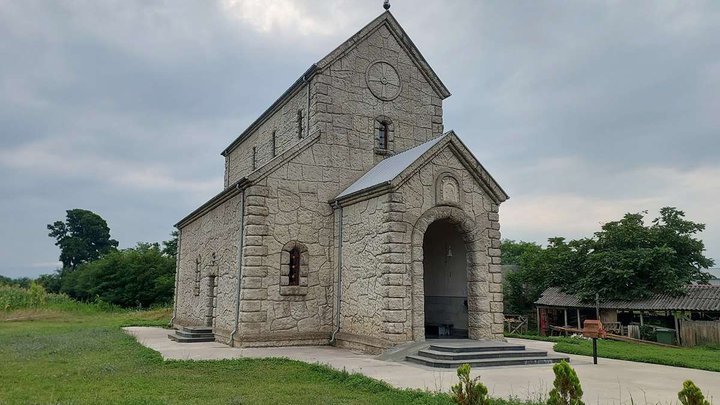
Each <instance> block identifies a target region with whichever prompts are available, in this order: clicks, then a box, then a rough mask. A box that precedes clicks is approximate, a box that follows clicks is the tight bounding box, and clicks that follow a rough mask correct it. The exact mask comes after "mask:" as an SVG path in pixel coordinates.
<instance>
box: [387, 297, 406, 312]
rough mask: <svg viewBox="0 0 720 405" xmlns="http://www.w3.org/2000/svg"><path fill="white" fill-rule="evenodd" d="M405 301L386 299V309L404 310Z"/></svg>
mask: <svg viewBox="0 0 720 405" xmlns="http://www.w3.org/2000/svg"><path fill="white" fill-rule="evenodd" d="M403 301H404V300H403V299H402V298H385V306H384V309H391V310H400V309H403Z"/></svg>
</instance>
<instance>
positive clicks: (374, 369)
mask: <svg viewBox="0 0 720 405" xmlns="http://www.w3.org/2000/svg"><path fill="white" fill-rule="evenodd" d="M124 329H125V331H126V332H128V333H130V334H131V335H133V336H135V337H136V338H137V340H138V342H140V343H141V344H143V345H145V346H147V347H149V348H151V349H153V350H156V351H158V352H160V354H161V355H162V356H163V358H165V359H167V360H170V359H172V360H219V359H237V358H267V357H284V358H289V359H294V360H300V361H304V362H307V363H321V364H326V365H329V366H331V367H333V368H335V369H339V370H342V369H346V370H348V371H351V372H357V373H362V374H364V375H366V376H368V377H372V378H375V379H378V380H383V381H386V382H388V383H390V384H391V385H393V386H396V387H400V388H417V389H422V390H425V389H427V390H431V391H449V389H450V386H451V385H452V384H454V383H455V382H456V381H457V377H456V375H455V370H438V369H432V368H428V367H423V366H419V365H414V364H410V363H407V362H392V361H383V360H379V359H377V358H376V357H374V356H370V355H366V354H360V353H354V352H351V351H348V350H344V349H337V348H335V347H330V346H321V347H277V348H232V347H229V346H226V345H223V344H221V343H190V344H187V343H185V344H183V343H176V342H173V341H171V340H170V339H168V338H167V335H168V333H169V332H170V331H169V330H168V329H162V328H144V327H130V328H124ZM508 342H510V343H518V344H523V345H525V346H527V347H528V348H531V349H540V350H546V351H548V353H554V352H553V350H552V346H553V345H552V343H550V342H539V341H534V340H522V339H508ZM598 363H599V364H598V365H593V364H592V358H591V357H586V356H575V355H570V364H571V365H572V366H573V367H574V368H575V370H576V371H577V373H578V376H579V377H580V382H581V384H582V387H583V391H585V395H584V397H583V399H584V401H585V403H586V404H588V405H594V404H630V403H631V400H632V401H633V402H634V403H635V404H656V403H663V404H665V403H677V402H678V401H677V392H678V391H680V389H681V388H682V383H683V381H685V380H687V379H691V380H693V381H694V382H695V383H696V384H697V385H698V386H699V387H700V388H701V389H702V390H703V392H704V393H705V396H706V398H708V399H709V400H711V402H714V403H718V401H720V373H715V372H711V371H701V370H692V369H686V368H678V367H669V366H659V365H653V364H646V363H635V362H629V361H622V360H611V359H602V358H600V359H598ZM473 375H474V376H477V375H479V376H480V377H481V379H482V382H483V383H484V384H485V385H486V386H487V387H488V390H489V391H490V393H491V395H492V396H494V397H500V398H507V397H510V396H513V397H517V398H521V399H532V400H544V399H546V396H547V393H548V392H549V391H550V389H551V387H552V382H553V379H554V374H553V372H552V366H551V365H536V366H514V367H492V368H486V369H475V370H473ZM713 399H714V401H713Z"/></svg>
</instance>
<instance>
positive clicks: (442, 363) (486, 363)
mask: <svg viewBox="0 0 720 405" xmlns="http://www.w3.org/2000/svg"><path fill="white" fill-rule="evenodd" d="M405 359H406V360H407V361H409V362H412V363H415V364H421V365H424V366H428V367H436V368H458V367H460V366H461V365H463V364H466V363H467V364H470V366H471V367H501V366H525V365H531V364H553V363H559V362H561V361H562V360H565V361H570V359H569V358H568V357H563V356H541V357H504V358H503V357H501V358H489V359H472V360H470V359H468V360H439V359H430V358H427V357H423V356H418V355H414V356H407V357H406V358H405Z"/></svg>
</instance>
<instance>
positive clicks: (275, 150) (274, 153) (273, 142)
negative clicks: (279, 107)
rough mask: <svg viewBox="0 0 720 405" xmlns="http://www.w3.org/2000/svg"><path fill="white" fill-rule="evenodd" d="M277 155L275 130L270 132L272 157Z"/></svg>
mask: <svg viewBox="0 0 720 405" xmlns="http://www.w3.org/2000/svg"><path fill="white" fill-rule="evenodd" d="M275 156H277V133H276V131H273V133H272V157H275Z"/></svg>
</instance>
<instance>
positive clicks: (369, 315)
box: [173, 11, 508, 352]
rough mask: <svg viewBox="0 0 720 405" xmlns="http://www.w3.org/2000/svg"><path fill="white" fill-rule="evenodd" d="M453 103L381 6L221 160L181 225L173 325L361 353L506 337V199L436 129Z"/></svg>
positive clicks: (233, 337) (241, 340)
mask: <svg viewBox="0 0 720 405" xmlns="http://www.w3.org/2000/svg"><path fill="white" fill-rule="evenodd" d="M449 96H450V93H449V91H448V90H447V88H446V87H445V85H444V84H443V83H442V81H441V80H440V79H439V78H438V77H437V75H436V74H435V72H434V71H433V70H432V68H431V67H430V66H429V65H428V63H427V62H426V60H425V58H424V57H423V56H422V55H421V54H420V51H419V50H418V49H417V48H416V47H415V45H414V44H413V42H412V41H411V40H410V39H409V38H408V36H407V34H406V33H405V31H404V30H403V29H402V27H401V26H400V25H399V24H398V22H397V21H396V20H395V18H394V17H393V16H392V14H390V12H389V11H386V12H384V13H383V14H381V15H380V16H379V17H377V18H376V19H375V20H373V21H372V22H370V23H369V24H368V25H367V26H365V27H364V28H362V29H361V30H360V31H359V32H358V33H357V34H355V35H354V36H352V37H351V38H350V39H348V40H347V41H345V42H344V43H343V44H341V45H340V46H339V47H337V48H336V49H335V50H333V51H332V52H330V54H328V55H327V56H325V57H324V58H323V59H321V60H320V61H319V62H317V63H315V64H314V65H312V66H311V67H310V68H309V69H308V70H307V71H306V72H305V73H303V75H302V76H301V77H300V78H299V79H298V80H297V81H296V82H295V83H293V84H292V85H291V86H290V88H289V89H288V90H287V91H286V92H285V93H284V94H283V95H282V96H280V98H279V99H278V100H277V101H276V102H275V103H273V105H271V106H270V108H268V109H267V111H265V112H264V113H263V114H262V115H261V116H260V117H259V118H258V119H257V120H256V121H255V122H253V123H252V124H251V125H250V127H249V128H248V129H246V130H245V131H244V132H243V133H242V134H241V135H240V136H239V137H238V138H237V139H236V140H234V141H233V142H232V143H231V144H230V145H229V146H228V147H227V148H226V149H225V150H224V151H223V152H222V155H223V156H224V158H225V184H224V186H225V187H224V190H222V191H221V192H220V193H219V194H218V195H216V196H215V197H213V198H212V199H210V200H209V201H208V202H207V203H205V204H204V205H202V206H201V207H199V208H198V209H197V210H195V211H193V212H192V213H191V214H190V215H188V216H187V217H185V218H184V219H182V220H181V221H180V222H179V223H178V224H177V225H176V226H177V228H178V229H179V231H180V239H179V249H178V252H179V253H178V266H177V281H176V291H175V308H174V316H173V324H174V326H176V327H179V326H206V325H207V326H211V327H212V328H213V332H214V333H215V336H216V340H218V341H220V342H226V343H228V344H232V345H238V346H282V345H326V344H329V343H331V342H332V343H336V344H338V345H340V346H344V347H351V348H357V349H361V350H365V351H369V352H378V351H381V350H383V349H385V348H388V347H391V346H393V345H396V344H399V343H403V342H409V341H422V340H424V339H425V338H426V336H434V334H435V335H452V336H468V337H469V338H471V339H502V332H503V330H502V329H503V315H502V312H503V307H502V288H501V273H500V225H499V224H500V223H499V215H498V208H499V205H500V204H501V203H502V202H503V201H505V200H506V199H507V198H508V196H507V195H506V194H505V192H504V191H503V190H502V188H500V186H499V185H498V184H497V183H496V182H495V180H494V179H493V178H492V177H491V176H490V174H489V173H488V172H487V171H486V170H485V169H484V168H483V166H482V165H481V164H480V163H479V162H478V161H477V159H476V158H475V157H474V156H473V154H472V153H471V152H470V151H469V150H468V149H467V147H466V146H465V145H464V144H463V143H462V141H461V140H460V138H459V137H458V136H457V135H456V134H455V133H454V132H452V131H450V132H445V133H444V132H443V131H444V130H443V109H442V101H443V100H444V99H445V98H447V97H449ZM438 224H443V226H440V225H438ZM450 241H455V242H452V243H451V242H450ZM426 280H432V282H430V281H426ZM428 283H430V284H428ZM426 291H428V294H426ZM431 295H432V296H431Z"/></svg>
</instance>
